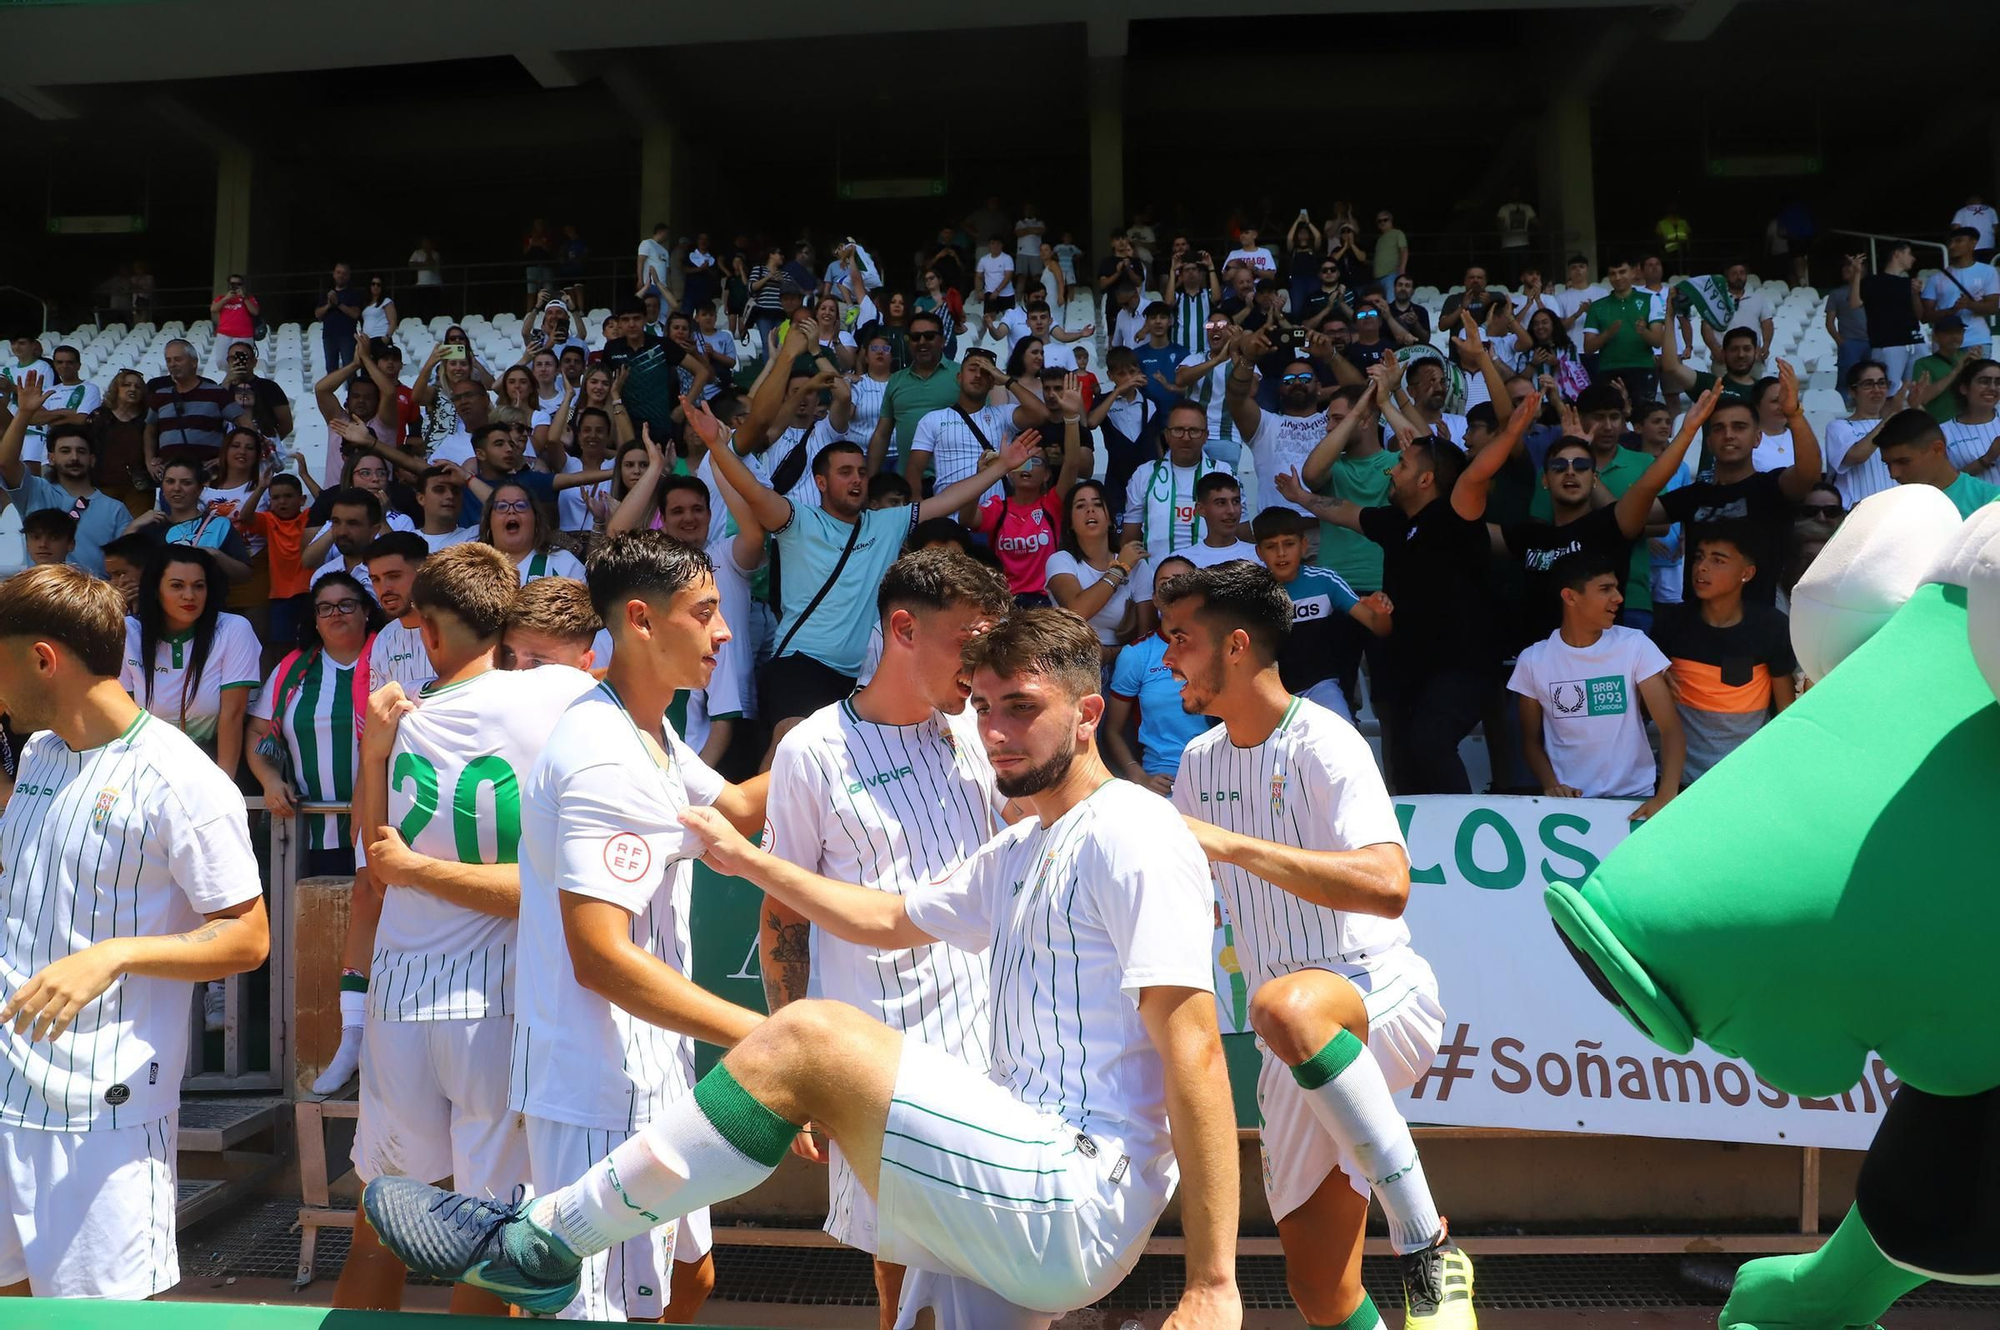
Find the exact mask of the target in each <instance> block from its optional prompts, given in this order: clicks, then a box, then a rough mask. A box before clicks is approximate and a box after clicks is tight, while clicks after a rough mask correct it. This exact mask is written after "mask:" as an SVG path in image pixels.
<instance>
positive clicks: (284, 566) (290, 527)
mask: <svg viewBox="0 0 2000 1330" xmlns="http://www.w3.org/2000/svg"><path fill="white" fill-rule="evenodd" d="M236 529H237V530H239V531H241V532H242V533H243V534H244V535H246V536H262V537H263V538H264V548H265V550H266V551H267V552H268V553H269V555H270V559H271V599H272V600H287V599H290V598H291V597H293V596H297V595H302V594H303V593H305V592H306V591H307V590H309V589H310V588H311V586H312V574H310V573H308V572H307V571H306V570H305V569H304V568H302V567H300V566H299V555H300V554H301V553H302V552H303V551H304V550H305V545H306V515H305V513H304V511H303V510H302V511H301V512H300V513H299V515H298V516H297V517H294V518H293V519H292V520H291V521H289V522H286V521H283V520H281V519H279V518H276V517H273V516H272V515H271V513H270V511H269V510H268V509H266V510H260V511H258V512H254V513H248V514H245V515H243V516H241V517H238V518H237V519H236Z"/></svg>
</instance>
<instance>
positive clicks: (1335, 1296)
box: [1285, 1261, 1363, 1325]
mask: <svg viewBox="0 0 2000 1330" xmlns="http://www.w3.org/2000/svg"><path fill="white" fill-rule="evenodd" d="M1347 1265H1348V1263H1347V1262H1345V1261H1324V1262H1319V1261H1315V1262H1311V1263H1307V1262H1303V1261H1287V1262H1285V1288H1286V1291H1287V1292H1289V1293H1290V1294H1291V1295H1292V1301H1293V1302H1294V1303H1297V1304H1298V1308H1299V1315H1300V1316H1301V1317H1303V1318H1304V1319H1305V1322H1306V1324H1307V1325H1340V1324H1342V1323H1343V1322H1345V1321H1346V1320H1347V1318H1348V1317H1350V1316H1352V1315H1354V1309H1355V1308H1356V1307H1359V1306H1360V1305H1361V1295H1362V1292H1363V1289H1362V1287H1361V1276H1360V1274H1359V1272H1358V1271H1356V1272H1350V1271H1349V1270H1348V1269H1347V1268H1346V1267H1347Z"/></svg>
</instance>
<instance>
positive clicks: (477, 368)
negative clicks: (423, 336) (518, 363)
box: [410, 324, 493, 444]
mask: <svg viewBox="0 0 2000 1330" xmlns="http://www.w3.org/2000/svg"><path fill="white" fill-rule="evenodd" d="M454 348H456V349H454ZM468 381H470V382H472V383H476V384H478V385H479V386H480V387H482V388H489V389H490V388H491V387H492V386H493V376H492V374H490V373H488V372H487V369H486V367H485V366H484V365H482V364H480V363H479V358H478V357H477V356H475V355H473V354H472V339H471V338H470V337H468V336H466V333H465V329H463V328H461V327H459V326H458V325H457V324H453V325H452V326H451V327H449V328H446V329H445V330H444V336H443V338H441V339H440V340H439V341H438V343H437V345H435V346H433V347H432V348H431V353H430V355H428V356H426V357H425V358H424V363H423V365H422V366H421V367H420V368H419V369H418V370H417V386H416V387H415V388H414V389H412V390H411V393H410V399H411V401H412V402H414V403H415V404H416V406H417V407H418V409H420V410H422V411H423V412H424V442H425V443H426V444H432V443H436V442H437V441H438V440H439V439H442V438H444V437H445V436H447V435H450V434H455V433H457V432H458V408H457V407H455V406H453V405H452V404H451V390H452V389H453V388H454V387H456V386H457V385H458V384H461V383H465V382H468Z"/></svg>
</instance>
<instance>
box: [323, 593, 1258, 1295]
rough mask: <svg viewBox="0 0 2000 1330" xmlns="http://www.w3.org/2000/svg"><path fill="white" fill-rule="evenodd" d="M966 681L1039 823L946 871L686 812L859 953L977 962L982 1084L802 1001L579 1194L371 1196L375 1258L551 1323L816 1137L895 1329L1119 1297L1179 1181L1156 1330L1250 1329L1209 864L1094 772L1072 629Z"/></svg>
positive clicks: (979, 655) (1028, 637) (851, 1018)
mask: <svg viewBox="0 0 2000 1330" xmlns="http://www.w3.org/2000/svg"><path fill="white" fill-rule="evenodd" d="M625 655H626V648H625V646H624V644H622V643H621V645H620V647H619V652H618V659H619V660H622V659H624V658H625ZM965 666H966V668H967V669H968V671H969V673H970V675H971V680H972V704H973V707H974V709H975V711H976V712H977V714H978V717H979V730H980V738H981V740H982V741H983V742H984V744H985V747H986V751H987V755H988V757H989V758H990V760H991V761H992V764H993V768H994V775H995V784H996V786H997V787H998V789H999V791H1000V792H1001V793H1002V794H1004V795H1006V796H1008V797H1010V798H1016V799H1020V800H1021V801H1023V804H1024V805H1025V807H1026V808H1027V809H1028V810H1029V812H1031V813H1032V814H1033V816H1031V817H1028V818H1026V819H1025V820H1023V821H1021V822H1019V823H1016V824H1015V825H1013V826H1011V827H1009V828H1008V829H1007V830H1005V831H1003V832H1001V833H1000V834H999V835H998V836H996V837H995V838H994V839H993V840H991V841H989V842H988V843H987V844H986V845H985V846H983V847H982V848H981V849H979V850H978V851H977V852H975V853H974V854H973V855H972V856H971V857H970V858H969V859H967V860H966V861H965V862H964V863H963V864H961V865H960V866H959V868H958V870H957V871H956V872H954V873H952V874H951V875H950V876H949V877H947V878H946V879H945V880H944V881H942V882H937V883H932V884H926V885H924V886H922V887H919V888H917V889H915V890H913V891H910V892H908V893H906V894H903V895H896V894H892V893H890V892H885V891H874V890H870V889H869V888H866V887H857V886H851V885H848V884H846V883H840V882H834V881H832V880H830V879H828V878H823V877H820V876H818V875H816V874H813V873H809V872H807V871H806V870H804V869H802V868H799V867H797V866H796V865H793V864H790V863H787V862H785V861H784V860H782V859H779V858H777V857H775V856H773V855H770V854H766V853H765V852H763V851H762V850H758V849H756V848H754V847H753V846H751V845H750V844H749V843H748V842H747V841H745V840H744V839H743V837H742V836H741V835H738V834H736V833H734V832H732V831H731V829H730V827H729V825H728V824H727V823H726V822H725V821H724V820H723V819H722V818H720V817H718V816H716V815H715V814H713V813H711V812H709V811H707V810H704V809H700V808H687V809H685V810H684V811H683V812H682V813H681V821H682V822H683V823H685V824H686V826H687V827H689V828H691V829H692V830H693V831H694V832H695V833H698V835H699V837H700V839H701V841H703V842H706V845H707V850H706V854H705V858H706V859H707V860H708V861H709V862H710V863H711V864H712V865H713V866H714V867H715V868H717V869H718V871H721V872H724V873H730V874H735V875H738V876H743V877H747V878H748V879H750V880H751V881H753V882H755V883H756V884H757V885H758V886H760V887H762V888H763V889H764V890H765V891H766V892H768V893H769V894H771V895H773V896H775V897H777V898H779V899H782V900H784V901H785V902H786V903H787V904H789V905H790V906H792V907H793V908H794V909H796V910H798V911H799V912H800V913H801V914H804V915H805V916H806V917H807V918H809V919H811V920H813V921H814V922H815V923H818V924H819V925H821V926H822V927H824V928H826V929H827V930H828V931H830V932H833V933H835V934H836V935H838V936H840V937H843V938H845V939H846V940H847V941H849V942H852V943H855V944H857V945H860V946H865V947H871V948H875V949H879V950H900V949H905V948H910V947H922V946H929V945H931V944H933V943H936V942H941V941H942V942H949V943H951V944H952V945H954V946H957V947H960V948H962V949H965V950H969V951H990V953H991V969H992V974H993V976H994V978H993V987H992V994H991V1007H992V1025H991V1029H990V1038H991V1043H992V1050H993V1062H994V1065H993V1071H992V1073H991V1075H990V1076H989V1075H988V1074H986V1073H982V1072H980V1071H977V1070H975V1069H973V1068H972V1067H970V1066H967V1065H966V1064H965V1063H963V1062H960V1061H958V1060H957V1059H955V1058H952V1057H950V1056H949V1055H947V1054H945V1053H942V1052H940V1051H938V1050H937V1049H935V1048H932V1047H931V1046H929V1045H927V1044H924V1043H922V1042H920V1041H918V1040H915V1039H907V1038H905V1037H904V1036H903V1035H902V1034H901V1033H899V1032H898V1031H895V1030H892V1029H890V1028H889V1027H888V1026H886V1025H883V1024H882V1023H881V1022H879V1021H877V1020H874V1019H873V1018H871V1017H869V1016H867V1015H866V1014H864V1013H862V1012H860V1011H858V1010H856V1009H855V1008H853V1007H850V1006H847V1005H846V1004H844V1003H839V1002H827V1001H817V1000H811V999H808V1000H804V1001H799V1002H794V1003H792V1004H791V1005H789V1006H787V1007H785V1008H784V1009H782V1010H781V1011H779V1012H778V1013H777V1014H776V1015H774V1016H772V1017H770V1018H769V1019H768V1020H766V1021H764V1022H763V1023H762V1024H761V1025H759V1026H757V1027H756V1028H755V1029H754V1030H752V1031H750V1032H749V1033H748V1034H747V1035H746V1036H745V1037H744V1038H743V1039H742V1041H741V1042H740V1043H737V1044H736V1046H735V1047H734V1048H733V1049H731V1051H730V1052H729V1053H727V1054H725V1055H724V1057H723V1059H722V1061H721V1062H720V1063H719V1064H717V1066H716V1067H715V1069H714V1070H713V1071H711V1072H710V1073H709V1074H708V1075H707V1076H706V1077H704V1078H703V1079H702V1080H701V1082H700V1083H699V1084H698V1085H696V1086H695V1087H694V1089H693V1091H692V1092H691V1093H690V1094H688V1095H686V1096H684V1097H682V1098H681V1099H679V1100H678V1101H676V1102H674V1103H671V1104H667V1105H664V1106H663V1107H662V1108H661V1109H660V1110H659V1111H658V1113H657V1115H656V1117H655V1119H654V1121H653V1122H652V1124H651V1125H650V1126H648V1127H646V1128H645V1129H644V1131H643V1132H641V1133H640V1134H639V1135H637V1136H636V1137H635V1138H634V1139H632V1140H629V1141H627V1142H625V1143H624V1144H622V1145H620V1146H618V1147H617V1148H615V1149H614V1150H612V1151H611V1154H610V1157H609V1158H607V1159H605V1160H603V1161H602V1162H600V1163H599V1164H597V1165H596V1166H595V1167H593V1168H592V1169H590V1170H589V1171H588V1172H587V1173H586V1174H585V1175H584V1176H583V1177H582V1178H580V1179H579V1180H578V1181H577V1182H576V1183H574V1184H573V1185H571V1186H568V1187H564V1188H562V1189H560V1190H558V1191H555V1192H552V1193H548V1194H544V1195H542V1196H538V1197H537V1198H535V1199H534V1200H533V1201H532V1202H529V1203H527V1204H526V1205H523V1206H504V1205H500V1204H498V1203H491V1202H485V1201H482V1200H480V1199H479V1198H477V1197H473V1196H455V1195H453V1194H451V1193H446V1192H441V1191H439V1190H438V1189H437V1188H434V1187H427V1186H424V1185H422V1184H420V1183H417V1182H414V1181H412V1180H407V1179H393V1178H380V1179H377V1180H376V1181H375V1182H374V1183H373V1184H371V1186H370V1187H369V1188H368V1191H367V1193H366V1195H365V1197H364V1201H363V1204H364V1209H365V1213H366V1215H367V1218H368V1221H369V1222H370V1223H371V1224H373V1225H374V1227H375V1229H376V1231H377V1232H378V1233H379V1234H380V1235H381V1236H382V1239H383V1241H384V1243H385V1244H386V1245H388V1246H389V1247H390V1249H391V1250H393V1251H396V1252H397V1253H398V1254H399V1255H402V1256H403V1257H404V1258H405V1259H406V1260H409V1261H412V1262H414V1263H415V1264H417V1265H419V1266H421V1267H422V1268H423V1269H424V1270H425V1271H426V1272H428V1273H431V1274H434V1275H438V1276H441V1277H444V1278H449V1279H458V1280H465V1279H473V1280H477V1281H480V1282H482V1283H483V1284H484V1285H485V1286H487V1287H492V1288H495V1289H496V1290H497V1291H500V1292H501V1293H502V1296H504V1297H507V1298H508V1299H509V1300H510V1301H512V1302H514V1303H516V1304H517V1305H520V1306H523V1307H527V1308H530V1309H540V1310H553V1309H554V1308H557V1307H560V1306H562V1305H563V1304H564V1303H565V1302H567V1301H568V1300H569V1297H570V1295H571V1294H572V1293H573V1292H574V1290H575V1288H576V1287H577V1283H578V1275H579V1271H580V1268H581V1262H582V1260H583V1258H584V1255H585V1254H586V1253H590V1252H597V1251H602V1250H603V1249H605V1248H606V1247H608V1246H610V1245H611V1244H612V1243H614V1242H618V1241H621V1240H625V1239H628V1238H631V1237H633V1236H635V1235H637V1234H639V1233H643V1232H645V1231H646V1230H647V1229H648V1228H650V1227H652V1226H653V1225H656V1224H660V1223H664V1222H667V1221H670V1220H671V1219H672V1218H673V1217H674V1216H676V1215H679V1214H682V1213H684V1212H685V1211H687V1210H689V1209H691V1208H694V1207H697V1206H702V1205H707V1204H710V1203H712V1202H715V1201H719V1200H723V1199H725V1198H727V1197H730V1196H735V1195H740V1194H741V1193H743V1192H745V1191H747V1190H749V1189H750V1188H752V1187H754V1186H756V1185H757V1184H758V1183H760V1182H762V1181H763V1180H764V1179H765V1178H767V1177H769V1176H770V1174H771V1172H772V1170H773V1169H775V1168H776V1167H777V1165H778V1163H779V1162H780V1161H781V1160H782V1159H783V1158H784V1156H785V1154H786V1152H787V1151H788V1150H790V1148H791V1146H792V1142H793V1139H794V1138H795V1136H796V1135H797V1133H798V1130H799V1128H800V1127H801V1126H802V1125H803V1124H805V1123H807V1122H812V1123H815V1124H817V1125H818V1126H820V1127H821V1128H823V1129H825V1130H826V1131H827V1132H828V1133H829V1134H831V1136H832V1137H833V1140H834V1142H835V1143H836V1144H837V1145H839V1146H840V1148H841V1151H842V1153H843V1154H844V1155H845V1156H846V1158H847V1160H848V1163H849V1165H850V1166H851V1167H852V1168H853V1169H854V1172H855V1176H856V1178H857V1179H858V1180H859V1181H860V1183H861V1185H862V1186H863V1188H864V1189H866V1190H867V1191H868V1192H869V1194H870V1195H872V1196H874V1197H875V1198H876V1200H877V1202H878V1205H879V1210H880V1216H881V1221H880V1228H879V1230H878V1233H877V1237H878V1240H879V1242H880V1246H881V1250H880V1252H879V1254H880V1256H881V1257H882V1258H883V1259H884V1260H889V1261H895V1262H898V1263H906V1264H913V1265H916V1266H918V1267H919V1268H921V1269H923V1270H926V1271H928V1272H932V1273H931V1274H928V1275H926V1276H925V1277H924V1278H923V1280H922V1283H923V1285H924V1287H923V1288H921V1289H920V1288H919V1287H918V1279H917V1278H916V1277H915V1276H913V1277H912V1280H911V1287H910V1288H908V1289H906V1291H905V1294H904V1298H903V1302H904V1306H905V1310H906V1312H909V1313H910V1317H906V1322H907V1321H908V1320H909V1319H911V1318H913V1317H914V1315H915V1314H916V1310H917V1309H918V1308H919V1307H922V1306H929V1307H931V1308H933V1309H935V1310H936V1311H937V1312H939V1313H940V1314H939V1315H938V1317H937V1324H939V1325H942V1326H953V1327H957V1326H966V1327H970V1326H978V1327H982V1328H984V1327H996V1326H997V1327H1012V1326H1038V1327H1045V1326H1047V1325H1049V1324H1050V1323H1051V1321H1052V1319H1053V1318H1054V1317H1055V1316H1057V1315H1060V1314H1062V1313H1064V1312H1067V1311H1069V1310H1071V1309H1073V1308H1077V1307H1082V1306H1087V1305H1088V1304H1090V1303H1091V1302H1094V1301H1096V1300H1097V1299H1098V1298H1100V1297H1102V1296H1104V1295H1105V1294H1106V1293H1108V1292H1109V1291H1110V1290H1111V1289H1112V1288H1113V1287H1115V1286H1116V1285H1117V1284H1119V1283H1120V1282H1121V1281H1122V1280H1123V1279H1124V1278H1125V1275H1126V1272H1127V1271H1128V1270H1129V1269H1130V1266H1131V1263H1132V1261H1133V1260H1135V1259H1136V1258H1137V1256H1138V1255H1139V1253H1140V1252H1141V1251H1142V1250H1143V1248H1144V1245H1145V1242H1146V1239H1147V1237H1148V1236H1149V1235H1150V1233H1151V1232H1152V1229H1153V1225H1154V1223H1155V1221H1156V1220H1157V1219H1158V1218H1159V1215H1160V1212H1161V1210H1162V1209H1163V1208H1164V1207H1165V1205H1166V1201H1167V1198H1168V1197H1169V1195H1170V1194H1171V1193H1172V1192H1173V1190H1174V1187H1175V1184H1176V1182H1177V1180H1178V1178H1179V1175H1180V1174H1181V1173H1182V1172H1183V1171H1184V1172H1185V1173H1186V1175H1187V1183H1188V1185H1187V1188H1186V1190H1185V1192H1184V1194H1183V1196H1182V1200H1181V1220H1182V1225H1183V1229H1184V1232H1185V1234H1186V1238H1185V1241H1186V1260H1187V1277H1186V1286H1185V1291H1184V1292H1183V1294H1182V1295H1181V1300H1180V1303H1179V1306H1178V1307H1177V1308H1176V1309H1175V1311H1174V1313H1173V1315H1172V1316H1171V1317H1170V1318H1169V1319H1168V1321H1167V1326H1168V1327H1169V1330H1234V1327H1237V1326H1239V1325H1240V1324H1241V1322H1242V1303H1241V1300H1240V1298H1239V1296H1238V1293H1237V1290H1236V1280H1235V1245H1236V1219H1237V1176H1236V1139H1235V1136H1236V1132H1235V1118H1234V1113H1233V1111H1232V1109H1231V1106H1230V1098H1229V1086H1228V1079H1227V1076H1226V1073H1225V1070H1224V1066H1223V1060H1222V1048H1221V1043H1220V1040H1219V1038H1218V1036H1217V1033H1216V1024H1215V1000H1214V996H1213V992H1212V980H1211V977H1210V976H1211V972H1212V964H1211V957H1210V955H1209V948H1210V940H1211V938H1212V936H1213V909H1214V905H1213V900H1214V897H1213V892H1212V890H1211V888H1210V885H1209V880H1208V872H1207V864H1206V863H1205V862H1204V860H1203V858H1202V855H1201V849H1200V847H1199V845H1197V844H1196V842H1195V840H1194V837H1193V834H1192V833H1191V832H1189V831H1188V829H1187V826H1186V824H1185V823H1184V822H1183V821H1182V820H1181V818H1180V817H1179V816H1178V815H1177V814H1176V813H1175V812H1174V811H1173V809H1172V807H1171V806H1170V805H1168V804H1167V803H1166V802H1165V801H1164V800H1162V799H1161V798H1160V797H1159V796H1158V795H1155V794H1152V793H1150V792H1148V791H1146V790H1143V789H1141V788H1139V787H1138V786H1136V785H1133V784H1131V783H1130V782H1127V781H1119V780H1114V779H1112V777H1111V774H1110V773H1109V772H1108V771H1106V770H1105V768H1104V764H1103V763H1102V762H1101V761H1100V760H1099V759H1098V756H1097V748H1096V743H1095V739H1096V731H1097V726H1098V722H1099V719H1100V718H1101V716H1102V714H1103V708H1104V700H1103V698H1102V696H1100V694H1099V691H1098V689H1099V682H1098V681H1099V663H1098V644H1097V635H1096V634H1095V633H1093V632H1092V631H1091V630H1090V628H1089V626H1088V625H1087V624H1085V623H1084V622H1083V620H1081V619H1079V618H1077V617H1076V616H1075V615H1073V614H1070V613H1069V612H1068V611H1066V610H1053V609H1038V610H1028V611H1024V612H1022V613H1020V614H1017V615H1015V616H1013V617H1012V618H1010V619H1009V620H1008V621H1007V622H1006V623H1004V624H1002V625H1001V626H1000V627H998V628H996V629H994V630H993V631H992V632H990V633H987V634H985V635H984V636H982V637H978V638H975V639H974V640H973V642H972V643H971V644H970V645H969V646H968V648H967V651H966V659H965ZM615 668H616V662H615V661H614V669H615ZM642 839H643V838H642V837H641V836H640V835H639V834H638V832H637V831H636V830H635V831H628V832H624V833H622V838H621V836H620V835H618V834H614V835H613V836H611V837H610V838H609V839H608V840H607V839H605V838H603V837H599V838H598V839H597V840H596V841H594V842H592V843H591V844H590V845H589V846H588V847H585V846H583V845H579V846H578V852H577V855H576V857H577V859H578V860H579V861H580V860H582V859H583V858H584V857H585V856H584V854H583V850H584V849H585V848H588V849H589V850H591V851H592V852H593V853H592V854H591V856H590V857H591V858H592V859H595V858H596V857H597V855H598V853H599V852H601V853H602V854H607V855H611V856H612V862H614V863H617V864H620V865H630V864H633V863H635V862H641V860H640V844H639V843H640V842H641V841H642ZM662 848H663V849H664V848H666V847H665V846H662ZM656 861H657V855H656V854H654V852H652V850H651V848H650V847H648V849H647V858H646V859H645V860H644V861H643V862H648V863H650V862H656ZM524 932H525V930H524Z"/></svg>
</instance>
